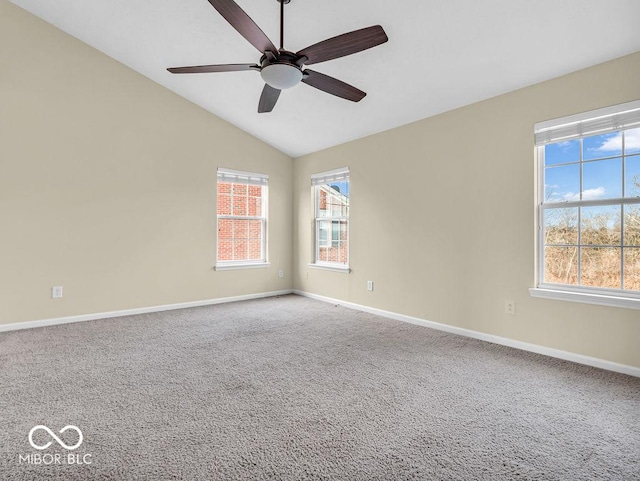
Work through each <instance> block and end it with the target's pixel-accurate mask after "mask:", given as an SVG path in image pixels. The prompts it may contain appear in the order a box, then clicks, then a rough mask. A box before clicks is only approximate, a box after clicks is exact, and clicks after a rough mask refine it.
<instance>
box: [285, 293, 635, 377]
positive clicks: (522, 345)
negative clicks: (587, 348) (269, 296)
mask: <svg viewBox="0 0 640 481" xmlns="http://www.w3.org/2000/svg"><path fill="white" fill-rule="evenodd" d="M293 293H294V294H297V295H299V296H304V297H309V298H311V299H316V300H318V301H324V302H329V303H331V304H339V305H341V306H344V307H350V308H352V309H357V310H359V311H364V312H368V313H370V314H375V315H377V316H381V317H387V318H389V319H394V320H396V321H402V322H408V323H411V324H417V325H419V326H425V327H430V328H431V329H436V330H438V331H445V332H449V333H451V334H458V335H460V336H466V337H471V338H473V339H479V340H481V341H487V342H492V343H494V344H500V345H503V346H509V347H513V348H515V349H521V350H523V351H529V352H535V353H537V354H543V355H545V356H550V357H555V358H558V359H563V360H565V361H572V362H576V363H578V364H585V365H587V366H592V367H598V368H600V369H606V370H608V371H614V372H619V373H622V374H628V375H630V376H635V377H640V368H638V367H635V366H628V365H626V364H619V363H617V362H613V361H607V360H604V359H599V358H597V357H589V356H583V355H582V354H575V353H573V352H568V351H561V350H560V349H553V348H550V347H545V346H539V345H537V344H529V343H528V342H522V341H516V340H514V339H509V338H507V337H500V336H494V335H493V334H485V333H483V332H478V331H472V330H470V329H464V328H462V327H455V326H450V325H447V324H441V323H439V322H433V321H427V320H425V319H420V318H418V317H412V316H406V315H404V314H398V313H396V312H391V311H384V310H382V309H376V308H375V307H368V306H363V305H360V304H354V303H352V302H346V301H341V300H340V299H333V298H330V297H325V296H319V295H317V294H312V293H310V292H304V291H300V290H297V289H294V290H293Z"/></svg>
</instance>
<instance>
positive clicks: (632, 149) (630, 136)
mask: <svg viewBox="0 0 640 481" xmlns="http://www.w3.org/2000/svg"><path fill="white" fill-rule="evenodd" d="M638 152H640V127H639V128H637V129H631V130H627V131H626V132H625V133H624V153H625V154H627V155H628V154H635V153H638Z"/></svg>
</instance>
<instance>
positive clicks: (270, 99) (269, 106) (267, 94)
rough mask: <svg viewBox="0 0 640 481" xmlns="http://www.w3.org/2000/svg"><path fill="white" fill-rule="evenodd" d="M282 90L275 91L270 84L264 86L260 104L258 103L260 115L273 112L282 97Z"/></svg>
mask: <svg viewBox="0 0 640 481" xmlns="http://www.w3.org/2000/svg"><path fill="white" fill-rule="evenodd" d="M280 92H281V90H278V89H274V88H273V87H272V86H271V85H269V84H264V88H263V89H262V95H260V102H258V113H259V114H263V113H265V112H271V111H272V110H273V108H274V107H275V106H276V102H277V101H278V97H280Z"/></svg>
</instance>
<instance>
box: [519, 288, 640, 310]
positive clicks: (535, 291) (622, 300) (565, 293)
mask: <svg viewBox="0 0 640 481" xmlns="http://www.w3.org/2000/svg"><path fill="white" fill-rule="evenodd" d="M559 287H560V288H559ZM529 295H530V296H531V297H537V298H541V299H553V300H556V301H569V302H580V303H584V304H596V305H599V306H608V307H621V308H625V309H640V299H635V298H633V297H622V296H616V295H614V294H603V293H591V292H588V291H587V290H586V289H585V290H584V291H582V292H577V291H576V292H573V291H571V290H569V289H567V288H566V287H564V286H558V285H556V284H549V285H548V287H547V285H546V284H542V285H541V286H540V287H532V288H530V289H529Z"/></svg>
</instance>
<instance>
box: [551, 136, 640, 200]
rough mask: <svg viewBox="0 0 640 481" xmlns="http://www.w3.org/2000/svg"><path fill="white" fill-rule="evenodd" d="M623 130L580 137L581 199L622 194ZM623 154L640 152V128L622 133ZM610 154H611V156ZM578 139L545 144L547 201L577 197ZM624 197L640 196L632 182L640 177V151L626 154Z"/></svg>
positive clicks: (578, 197)
mask: <svg viewBox="0 0 640 481" xmlns="http://www.w3.org/2000/svg"><path fill="white" fill-rule="evenodd" d="M622 135H623V133H622V132H616V133H611V134H602V135H595V136H592V137H585V138H584V139H583V158H584V160H593V159H602V160H595V161H594V162H585V163H584V166H583V169H584V170H583V185H582V199H583V200H595V199H608V198H617V197H622V195H623V192H622V190H623V187H622V162H623V157H622V154H623V152H622ZM624 135H625V139H624V144H625V156H627V155H631V154H640V128H637V129H632V130H628V131H626V132H625V133H624ZM611 157H613V158H611ZM579 160H580V140H579V139H576V140H570V141H567V142H559V143H556V144H549V145H547V146H545V166H547V168H546V169H545V199H546V200H547V201H556V202H562V201H574V200H580V193H581V189H580V164H579ZM624 161H625V169H626V172H625V177H626V182H625V184H626V186H625V187H626V191H625V196H626V197H636V196H640V188H637V187H635V186H634V185H633V181H634V177H636V176H637V178H636V180H638V179H640V155H635V156H629V157H626V158H625V160H624ZM560 164H566V165H560Z"/></svg>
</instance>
